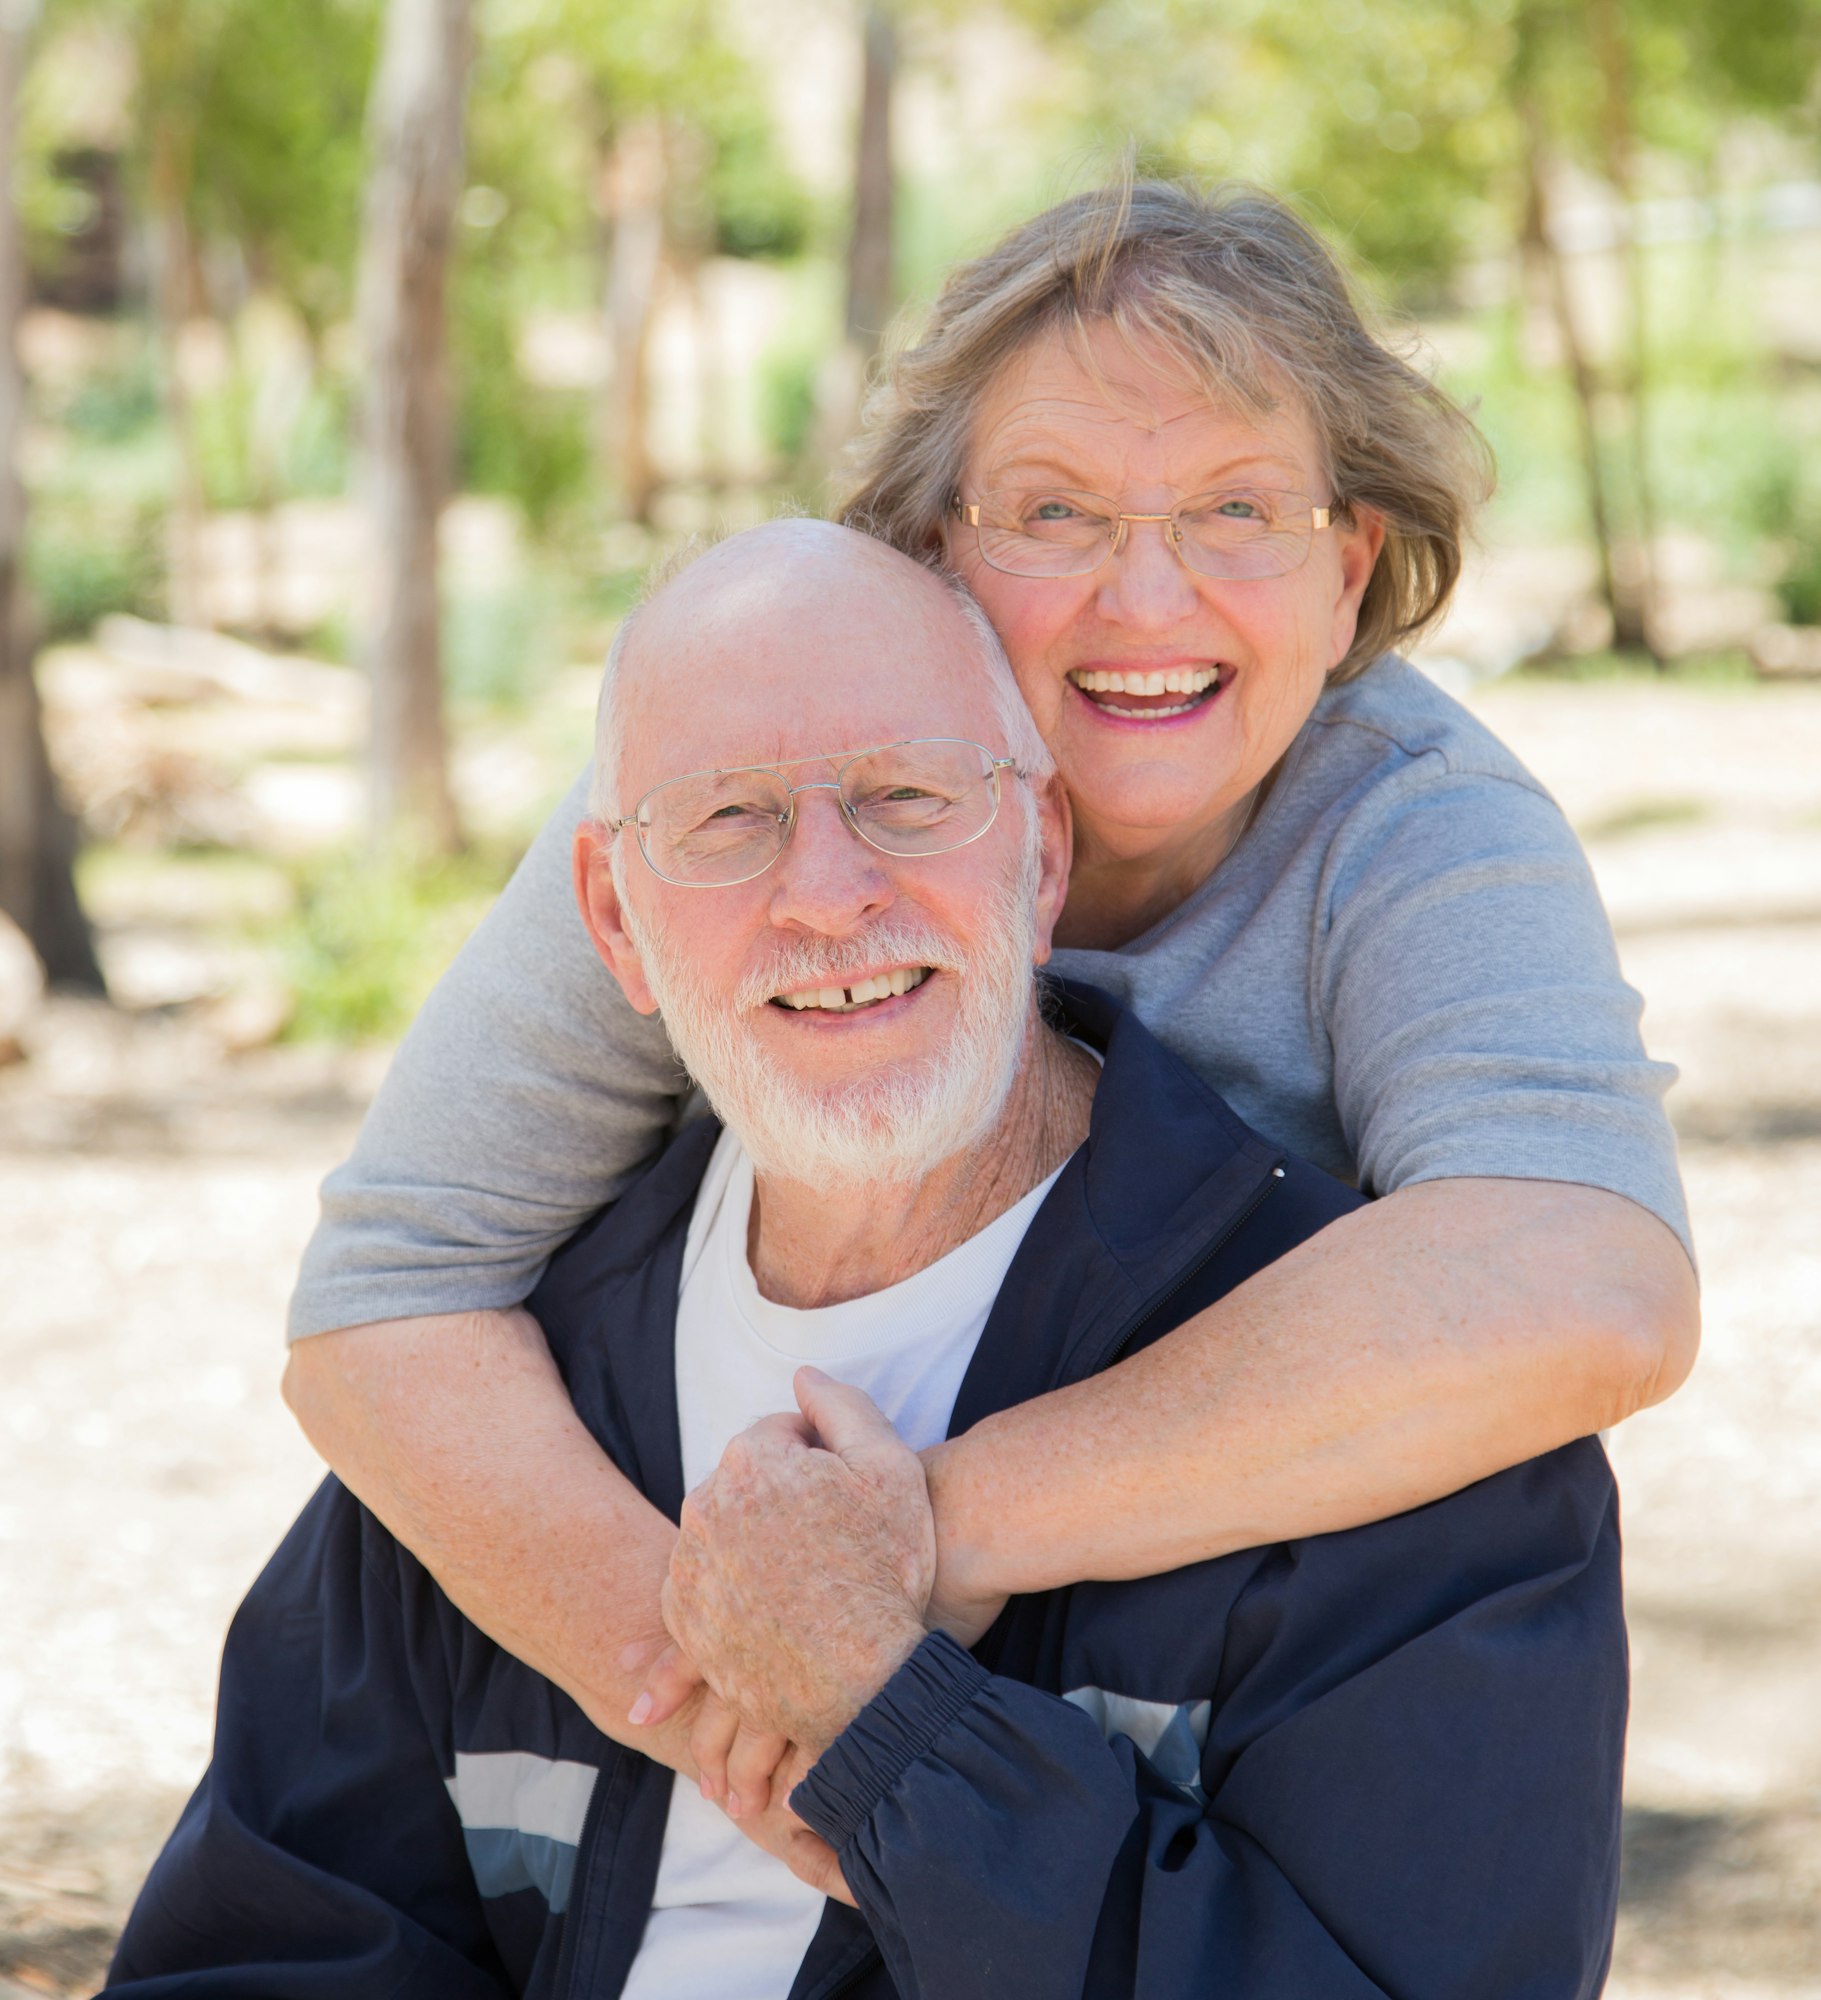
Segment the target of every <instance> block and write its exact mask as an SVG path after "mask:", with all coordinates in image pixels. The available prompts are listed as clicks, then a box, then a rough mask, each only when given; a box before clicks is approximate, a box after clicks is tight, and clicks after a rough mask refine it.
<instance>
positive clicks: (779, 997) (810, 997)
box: [771, 965, 931, 1014]
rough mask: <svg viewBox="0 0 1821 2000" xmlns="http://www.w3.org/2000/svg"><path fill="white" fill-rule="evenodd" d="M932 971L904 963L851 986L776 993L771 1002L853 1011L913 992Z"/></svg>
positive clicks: (801, 1009)
mask: <svg viewBox="0 0 1821 2000" xmlns="http://www.w3.org/2000/svg"><path fill="white" fill-rule="evenodd" d="M930 972H931V968H930V967H929V966H927V965H901V966H897V967H895V968H894V969H893V970H892V971H890V972H875V973H873V974H872V975H871V976H870V977H868V978H866V979H858V980H855V981H854V983H853V984H852V985H851V986H802V987H799V988H797V990H796V991H795V992H793V993H774V994H773V995H772V997H771V1005H772V1006H774V1007H790V1008H794V1009H795V1010H796V1011H797V1012H798V1013H803V1012H806V1011H807V1010H808V1009H810V1008H819V1009H821V1010H822V1011H824V1012H826V1013H830V1014H853V1013H857V1012H858V1011H859V1010H860V1009H861V1008H863V1007H876V1006H877V1005H878V1004H879V1002H880V1001H881V1000H895V999H896V998H898V996H899V995H900V994H904V993H912V992H914V991H915V990H916V989H917V988H918V987H919V986H921V985H922V984H923V982H924V981H925V980H926V979H927V978H928V977H929V976H930Z"/></svg>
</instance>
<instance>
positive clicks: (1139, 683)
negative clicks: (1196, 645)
mask: <svg viewBox="0 0 1821 2000" xmlns="http://www.w3.org/2000/svg"><path fill="white" fill-rule="evenodd" d="M1231 678H1232V675H1231V673H1230V672H1228V671H1226V670H1224V669H1222V668H1221V667H1219V666H1176V667H1149V668H1142V667H1133V668H1126V669H1120V668H1116V667H1074V668H1071V669H1070V671H1069V676H1068V680H1069V685H1070V686H1071V687H1072V688H1074V690H1075V691H1076V693H1077V694H1079V695H1081V696H1082V697H1083V699H1085V700H1086V701H1088V702H1090V703H1092V705H1093V706H1094V707H1095V708H1097V709H1099V710H1100V711H1101V713H1102V714H1104V715H1117V716H1121V717H1129V718H1131V719H1132V720H1134V721H1141V722H1163V721H1167V720H1169V719H1171V718H1173V717H1175V716H1179V715H1192V714H1193V713H1194V712H1195V711H1196V710H1197V709H1199V708H1205V707H1206V706H1207V704H1208V703H1209V702H1210V701H1212V700H1213V698H1214V697H1215V696H1216V695H1217V694H1219V692H1220V691H1221V689H1222V688H1223V687H1225V686H1226V684H1227V682H1228V681H1229V680H1230V679H1231Z"/></svg>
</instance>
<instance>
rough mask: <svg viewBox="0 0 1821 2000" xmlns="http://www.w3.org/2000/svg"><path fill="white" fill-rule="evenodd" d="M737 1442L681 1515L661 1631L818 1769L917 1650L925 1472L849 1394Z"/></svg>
mask: <svg viewBox="0 0 1821 2000" xmlns="http://www.w3.org/2000/svg"><path fill="white" fill-rule="evenodd" d="M795 1387H796V1392H797V1402H798V1405H799V1406H800V1408H801V1410H802V1413H803V1414H802V1416H801V1417H800V1418H799V1417H795V1416H785V1417H767V1418H765V1419H764V1420H763V1421H761V1422H760V1423H757V1424H755V1425H754V1426H753V1427H752V1429H751V1430H749V1431H746V1432H744V1433H743V1434H742V1435H741V1436H739V1437H737V1438H735V1439H734V1440H733V1442H732V1443H731V1444H730V1445H729V1446H728V1447H727V1450H726V1452H725V1454H724V1455H723V1457H722V1459H721V1463H720V1466H719V1468H718V1469H717V1470H716V1471H715V1473H714V1474H713V1476H712V1477H711V1478H709V1479H708V1480H706V1481H705V1482H704V1483H703V1484H702V1485H701V1486H699V1487H698V1488H697V1489H696V1490H695V1492H694V1493H692V1494H691V1495H690V1496H689V1498H688V1500H687V1501H686V1502H685V1503H684V1506H683V1516H682V1522H681V1528H682V1533H681V1534H680V1535H679V1537H678V1539H677V1545H676V1549H675V1551H674V1553H673V1554H672V1556H671V1563H670V1576H669V1579H668V1581H667V1582H666V1583H665V1586H664V1622H665V1624H666V1625H667V1626H668V1627H669V1628H670V1631H671V1634H672V1636H673V1637H674V1638H675V1640H676V1641H677V1644H678V1645H679V1646H681V1647H682V1649H683V1651H684V1652H685V1653H687V1654H688V1655H689V1657H690V1658H691V1659H692V1660H693V1661H694V1662H695V1663H696V1665H697V1666H698V1667H699V1668H700V1669H701V1671H702V1674H703V1676H704V1677H705V1678H706V1680H707V1681H708V1684H709V1686H710V1687H712V1688H713V1689H714V1690H715V1692H716V1693H717V1694H718V1695H720V1696H721V1698H722V1700H723V1701H725V1702H726V1703H727V1704H728V1705H729V1706H730V1707H732V1708H734V1709H737V1710H738V1711H739V1713H740V1715H741V1717H742V1718H743V1719H744V1720H745V1722H746V1723H747V1724H748V1725H749V1726H751V1727H753V1728H755V1729H756V1730H758V1731H760V1732H763V1733H769V1734H772V1735H776V1736H782V1737H787V1738H788V1739H789V1740H790V1741H791V1742H792V1743H794V1744H796V1745H797V1746H798V1747H799V1748H800V1749H801V1750H802V1751H803V1752H804V1753H805V1755H806V1757H807V1759H808V1761H809V1762H811V1763H813V1762H814V1761H815V1759H816V1758H817V1757H819V1756H820V1755H821V1754H822V1752H823V1751H824V1750H826V1749H827V1748H828V1746H829V1744H831V1743H832V1742H833V1741H834V1740H835V1738H836V1737H837V1736H839V1735H840V1733H841V1731H842V1730H843V1729H845V1728H846V1727H847V1725H848V1723H850V1722H851V1721H852V1720H853V1718H854V1717H855V1716H856V1715H857V1714H859V1712H860V1710H861V1709H862V1708H864V1707H865V1705H866V1703H867V1702H868V1701H870V1700H871V1699H872V1697H873V1696H874V1695H875V1694H876V1693H877V1692H878V1691H879V1689H880V1688H882V1687H883V1686H884V1685H885V1683H886V1682H887V1681H888V1680H889V1679H890V1678H891V1676H892V1674H893V1673H894V1672H895V1671H896V1670H897V1668H898V1667H900V1666H901V1665H902V1664H903V1663H904V1661H905V1660H907V1659H908V1658H909V1657H910V1655H911V1654H912V1653H913V1652H914V1651H915V1650H916V1648H917V1645H918V1643H919V1641H920V1640H921V1639H922V1638H923V1636H924V1633H925V1631H926V1630H927V1629H928V1628H927V1624H926V1613H927V1609H928V1605H929V1597H930V1590H931V1587H932V1585H933V1583H934V1581H935V1574H936V1538H935V1523H934V1520H933V1518H932V1516H931V1514H930V1505H929V1493H928V1489H927V1487H926V1485H925V1483H924V1477H923V1467H922V1464H921V1462H920V1461H919V1460H918V1458H917V1456H916V1454H915V1453H914V1452H912V1451H909V1450H907V1449H906V1447H905V1446H904V1445H903V1443H902V1442H900V1440H899V1438H898V1436H897V1433H896V1432H895V1431H893V1429H892V1427H891V1425H890V1424H888V1423H887V1422H886V1420H885V1418H884V1417H883V1416H882V1415H881V1414H880V1412H879V1410H878V1408H877V1407H876V1406H875V1405H874V1404H873V1402H872V1401H871V1400H870V1398H868V1397H867V1396H865V1395H864V1394H862V1393H861V1391H859V1390H858V1389H852V1388H848V1387H846V1386H845V1385H843V1384H842V1383H839V1382H833V1381H830V1380H829V1378H828V1377H827V1376H825V1375H823V1374H821V1373H819V1372H818V1371H817V1370H816V1369H813V1368H803V1369H799V1370H798V1372H797V1378H796V1383H795Z"/></svg>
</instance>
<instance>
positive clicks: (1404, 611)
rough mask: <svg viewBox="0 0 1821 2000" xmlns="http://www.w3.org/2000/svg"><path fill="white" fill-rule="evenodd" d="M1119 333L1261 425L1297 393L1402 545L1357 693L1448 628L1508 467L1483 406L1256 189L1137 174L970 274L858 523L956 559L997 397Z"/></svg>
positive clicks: (915, 551)
mask: <svg viewBox="0 0 1821 2000" xmlns="http://www.w3.org/2000/svg"><path fill="white" fill-rule="evenodd" d="M1105 322H1110V323H1111V324H1112V325H1113V326H1114V327H1115V328H1117V329H1118V330H1119V332H1120V333H1121V334H1122V335H1123V336H1124V337H1125V338H1126V339H1128V340H1143V341H1145V342H1146V343H1147V344H1150V345H1153V346H1155V347H1160V348H1161V349H1162V350H1163V351H1164V352H1165V353H1167V354H1169V355H1171V356H1173V357H1175V358H1176V359H1177V360H1178V361H1180V363H1181V365H1182V367H1183V370H1184V372H1185V373H1186V374H1187V375H1188V376H1189V378H1190V379H1192V380H1196V381H1199V382H1200V383H1202V384H1203V385H1204V386H1205V388H1206V389H1207V392H1208V394H1209V395H1210V396H1211V397H1212V398H1214V399H1215V400H1216V401H1217V402H1220V403H1222V404H1224V405H1227V406H1229V407H1233V408H1237V409H1238V410H1240V411H1241V412H1243V413H1245V414H1246V415H1248V416H1250V417H1252V418H1254V419H1255V420H1256V419H1257V418H1260V417H1262V416H1265V415H1268V414H1269V413H1270V412H1271V411H1273V410H1275V409H1276V408H1278V407H1279V406H1280V405H1281V404H1282V403H1283V401H1284V399H1285V397H1286V396H1288V397H1289V398H1290V399H1291V400H1292V401H1293V402H1295V403H1296V404H1298V405H1300V406H1301V408H1302V409H1303V410H1304V411H1306V412H1307V414H1308V416H1309V418H1310V420H1311V422H1312V423H1313V425H1314V427H1315V431H1316V435H1317V437H1318V439H1319V440H1320V444H1321V449H1322V453H1323V456H1324V459H1325V461H1326V468H1325V469H1326V471H1327V475H1328V477H1329V479H1330V481H1331V482H1332V491H1333V497H1334V504H1335V505H1336V507H1337V508H1338V509H1340V510H1341V511H1342V512H1346V511H1350V510H1352V509H1356V508H1368V509H1370V510H1371V511H1372V512H1373V513H1375V514H1378V515H1380V516H1382V517H1383V519H1384V522H1385V529H1386V532H1385V545H1384V549H1383V552H1382V553H1381V555H1380V557H1379V560H1378V565H1377V567H1376V569H1375V570H1374V572H1373V575H1372V579H1371V582H1370V583H1369V584H1368V585H1367V587H1366V593H1365V597H1364V600H1363V602H1362V603H1361V606H1360V614H1359V624H1358V629H1357V631H1356V633H1355V636H1354V640H1353V644H1352V646H1351V647H1350V648H1349V650H1348V652H1347V654H1346V656H1345V658H1344V659H1343V660H1342V661H1341V662H1340V664H1339V665H1338V666H1337V667H1336V668H1335V671H1334V676H1333V677H1334V678H1335V679H1337V680H1343V679H1348V678H1351V677H1352V676H1353V675H1355V674H1358V673H1362V672H1364V670H1365V669H1366V668H1367V667H1368V666H1370V665H1371V663H1372V662H1373V660H1375V659H1376V658H1377V657H1378V656H1379V655H1380V654H1381V653H1383V652H1385V651H1386V650H1388V649H1389V648H1390V647H1392V646H1394V645H1396V644H1398V643H1399V642H1400V641H1402V640H1405V639H1407V638H1409V637H1410V636H1412V635H1413V634H1414V633H1417V632H1420V631H1421V630H1422V629H1423V628H1424V627H1425V626H1427V625H1429V624H1431V623H1432V622H1433V621H1434V620H1435V619H1436V618H1437V617H1439V616H1440V614H1441V612H1442V610H1443V609H1444V608H1445V606H1446V605H1447V602H1448V598H1449V595H1450V593H1451V592H1452V591H1453V589H1454V585H1455V582H1456V580H1457V579H1458V577H1459V575H1460V569H1461V558H1462V549H1463V544H1464V542H1465V540H1466V536H1467V532H1468V529H1469V525H1470V522H1471V519H1472V515H1473V512H1474V509H1475V508H1476V506H1477V505H1478V503H1479V502H1480V501H1481V500H1482V499H1484V498H1485V496H1486V495H1487V494H1488V493H1489V492H1490V491H1491V486H1492V456H1491V452H1490V450H1489V449H1488V447H1487V445H1486V443H1485V440H1484V439H1483V438H1482V437H1481V436H1480V434H1479V432H1478V431H1477V430H1476V429H1475V428H1474V426H1473V424H1472V422H1471V420H1470V419H1469V418H1468V417H1467V415H1466V414H1465V412H1464V411H1462V410H1461V409H1459V408H1458V407H1457V406H1456V405H1455V404H1454V403H1453V402H1451V401H1450V400H1449V399H1448V397H1447V396H1446V395H1444V394H1443V392H1442V391H1441V390H1440V389H1438V388H1437V387H1436V386H1435V384H1434V383H1433V382H1431V381H1429V379H1428V378H1427V377H1426V376H1425V375H1423V374H1421V373H1420V372H1419V371H1418V370H1417V369H1416V368H1414V367H1412V366H1411V364H1410V363H1409V362H1408V361H1407V360H1405V359H1404V358H1403V357H1402V356H1401V355H1399V354H1398V353H1396V352H1394V351H1393V350H1392V348H1391V347H1390V346H1388V345H1387V344H1386V343H1385V341H1384V340H1382V339H1381V338H1379V337H1378V336H1377V335H1376V334H1375V333H1374V332H1373V331H1372V330H1371V328H1370V327H1369V326H1368V324H1367V322H1366V319H1365V316H1364V315H1363V313H1362V311H1361V309H1360V307H1359V305H1358V304H1357V303H1356V301H1355V299H1354V297H1353V295H1352V293H1351V290H1350V288H1349V286H1348V282H1347V279H1346V276H1345V274H1344V273H1343V272H1342V270H1341V267H1340V265H1339V264H1338V263H1337V262H1336V260H1335V258H1334V256H1333V255H1332V254H1331V252H1330V251H1329V250H1328V249H1327V247H1326V246H1325V245H1324V244H1323V243H1322V241H1321V239H1320V238H1319V237H1318V236H1317V235H1316V234H1315V232H1314V231H1313V230H1312V229H1310V228H1309V227H1308V225H1307V224H1305V223H1304V222H1302V221H1301V220H1300V219H1299V218H1298V217H1297V216H1296V215H1295V214H1293V213H1292V212H1291V210H1290V209H1289V208H1288V207H1286V206H1285V205H1284V203H1282V202H1281V201H1279V200H1277V199H1276V198H1275V197H1274V196H1272V195H1269V194H1266V193H1264V192H1263V191H1262V190H1260V189H1257V188H1251V187H1244V186H1237V185H1228V186H1222V187H1215V188H1210V189H1202V188H1198V187H1193V186H1190V185H1187V184H1181V183H1177V182H1172V181H1133V180H1131V179H1130V178H1127V179H1124V180H1121V181H1117V182H1115V183H1113V184H1112V185H1110V186H1107V187H1103V188H1097V189H1095V190H1094V191H1092V192H1091V193H1088V194H1082V195H1076V196H1075V197H1073V198H1072V199H1071V200H1068V201H1064V202H1060V203H1058V204H1057V205H1056V206H1055V207H1054V208H1051V209H1048V210H1046V211H1045V213H1043V214H1042V215H1039V216H1037V217H1036V218H1035V219H1034V220H1032V221H1030V222H1027V223H1024V224H1022V225H1021V226H1020V227H1019V228H1017V229H1014V230H1013V231H1012V232H1011V234H1010V235H1008V236H1007V237H1005V238H1004V239H1003V240H1002V241H1001V242H1000V243H998V244H997V245H996V246H995V247H994V248H993V249H991V250H989V251H988V252H987V253H986V254H985V255H984V256H983V257H977V258H975V259H973V261H972V262H970V263H966V264H962V265H960V266H959V267H958V268H957V269H956V270H955V271H954V272H952V273H951V274H950V276H949V279H948V281H947V283H946V284H945V285H944V286H943V288H942V291H941V294H940V295H939V297H938V298H937V300H936V303H935V306H934V308H933V309H932V311H931V312H930V315H929V318H928V320H927V323H926V324H925V325H924V327H923V328H922V330H921V332H919V333H917V334H915V335H914V336H912V337H909V338H907V339H904V340H902V341H901V342H900V344H899V345H898V346H897V348H896V350H895V352H894V353H893V354H892V356H891V358H890V360H889V362H888V364H887V367H886V372H885V376H884V379H883V381H882V382H881V384H880V386H879V387H878V388H877V389H876V390H875V391H874V393H873V395H872V396H871V398H870V399H869V401H868V405H867V412H866V424H865V430H864V433H863V435H862V438H861V441H860V444H859V447H858V456H857V467H856V474H855V480H854V483H853V485H852V487H851V488H850V490H849V491H848V493H847V495H846V497H845V500H844V502H843V505H842V507H841V509H840V515H839V518H840V519H842V520H843V521H845V522H846V523H847V525H848V526H849V527H855V528H864V529H866V530H868V531H869V532H870V533H872V534H875V535H877V536H879V537H880V538H881V539H882V540H884V541H888V542H890V543H892V544H893V545H894V546H895V547H897V548H900V549H902V550H904V551H905V553H906V554H908V555H916V556H920V557H924V558H926V559H927V557H928V556H929V555H930V553H931V552H932V551H934V550H936V549H938V548H939V547H940V545H941V537H942V527H943V523H944V520H945V519H946V518H947V517H948V516H949V514H950V511H951V509H952V508H953V506H954V504H955V500H956V496H957V491H958V487H959V484H960V480H961V474H962V468H963V466H964V465H965V463H966V460H967V455H968V451H969V448H970V445H971V442H972V438H973V431H974V423H975V418H976V415H977V413H978V411H979V408H980V405H981V402H982V400H983V398H984V397H985V395H986V394H987V392H988V390H989V389H990V388H991V387H992V385H993V384H994V383H995V382H996V381H997V380H998V379H999V377H1000V376H1001V374H1002V373H1003V371H1004V369H1005V367H1006V366H1007V364H1008V363H1009V362H1011V361H1012V360H1013V359H1014V357H1016V356H1017V355H1019V354H1021V353H1023V352H1024V351H1025V349H1027V348H1028V347H1029V346H1030V345H1031V343H1032V342H1033V341H1036V340H1038V339H1040V338H1041V337H1043V336H1044V335H1046V334H1049V333H1052V332H1058V331H1060V332H1062V333H1064V334H1065V335H1069V336H1079V335H1080V334H1082V333H1083V332H1085V331H1086V330H1087V329H1088V328H1089V327H1090V326H1092V325H1094V324H1096V323H1105Z"/></svg>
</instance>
